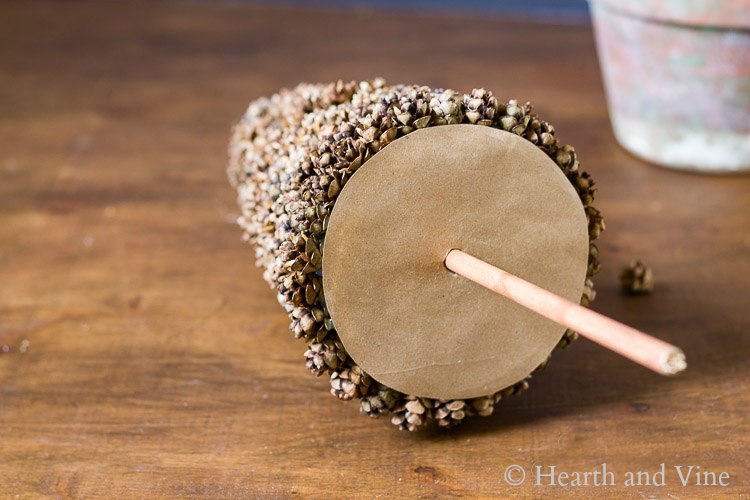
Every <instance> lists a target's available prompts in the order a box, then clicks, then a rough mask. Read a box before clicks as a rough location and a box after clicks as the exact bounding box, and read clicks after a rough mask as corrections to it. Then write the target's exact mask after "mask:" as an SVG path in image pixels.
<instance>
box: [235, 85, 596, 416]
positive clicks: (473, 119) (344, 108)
mask: <svg viewBox="0 0 750 500" xmlns="http://www.w3.org/2000/svg"><path fill="white" fill-rule="evenodd" d="M459 123H465V124H475V125H477V126H487V127H494V128H498V129H502V130H506V131H508V132H511V133H513V134H516V135H518V136H520V137H523V138H524V139H526V140H528V141H530V142H531V143H532V144H534V145H535V146H537V147H538V148H539V149H540V150H541V151H543V152H544V153H545V154H547V156H549V157H550V158H551V159H552V160H553V161H554V162H555V163H556V164H557V165H558V166H559V167H560V169H561V171H562V172H563V173H564V174H565V175H566V177H567V178H568V180H569V181H570V183H571V184H572V185H573V187H574V188H575V189H576V191H577V192H578V194H579V197H580V199H581V203H582V204H583V207H584V210H585V212H586V215H587V218H588V224H589V239H590V241H593V240H595V239H596V238H597V237H598V236H599V234H600V233H601V231H602V230H603V229H604V222H603V220H602V217H601V214H600V213H599V211H598V210H596V209H595V208H594V207H592V206H591V203H592V202H593V199H594V193H595V191H596V189H595V188H594V182H593V180H591V178H590V177H589V175H588V174H587V173H585V172H581V170H580V169H579V163H578V159H577V157H576V153H575V150H574V149H573V148H572V147H571V146H567V145H560V144H558V141H557V138H556V137H555V130H554V128H553V127H552V126H551V125H550V124H548V123H547V122H545V121H542V120H541V119H539V117H538V116H537V115H536V114H534V113H533V110H532V107H531V104H529V103H526V104H520V103H518V102H517V101H515V100H511V101H508V102H507V103H503V102H500V101H498V99H497V98H496V97H494V96H493V95H492V93H491V92H488V91H486V90H484V89H475V90H473V91H472V92H471V93H470V94H462V93H459V92H455V91H453V90H442V89H430V88H429V87H424V86H404V85H396V86H387V85H386V84H385V82H384V81H383V80H382V79H376V80H373V81H365V82H349V83H344V82H341V81H339V82H336V83H332V84H324V85H310V84H301V85H299V86H298V87H296V88H295V89H293V90H286V89H285V90H282V91H281V92H279V93H278V94H275V95H274V96H272V97H270V98H262V99H258V100H256V101H254V102H253V103H251V104H250V106H249V108H248V110H247V112H246V113H245V115H244V116H243V117H242V120H241V121H240V122H239V124H237V126H236V127H235V129H234V134H233V137H232V141H231V144H230V148H229V155H230V161H229V167H228V176H229V180H230V183H231V184H232V186H234V187H235V188H236V189H237V192H238V196H239V204H240V207H241V210H242V216H241V217H240V218H239V221H238V222H239V224H240V226H241V227H242V228H243V230H244V234H243V238H244V239H245V240H247V241H250V242H252V243H254V244H255V246H256V250H255V252H256V258H257V263H258V265H259V266H261V267H262V268H263V269H264V274H263V276H264V279H265V280H266V281H268V282H269V283H270V284H271V286H272V287H273V288H275V289H276V290H277V292H278V299H279V302H280V303H281V305H282V306H283V307H284V308H285V309H286V311H287V312H288V314H289V317H290V320H291V325H290V329H291V330H292V331H293V332H294V336H295V337H297V338H303V339H304V340H305V342H306V343H307V344H308V349H307V351H306V352H305V358H306V364H307V367H308V368H309V369H310V371H311V372H312V373H314V374H316V375H322V374H329V376H330V381H331V393H332V394H333V395H335V396H337V397H338V398H340V399H361V400H362V403H361V407H362V411H363V412H365V413H367V414H369V415H381V414H384V413H390V414H391V416H392V419H391V421H392V422H393V423H394V424H395V425H397V426H399V427H400V428H402V429H408V430H415V429H417V428H419V427H420V426H422V425H424V424H426V423H427V422H429V421H431V420H432V421H435V422H436V423H437V425H439V426H441V427H450V426H452V425H455V424H457V423H459V422H461V421H462V420H463V419H464V418H465V417H467V416H472V415H483V416H484V415H489V414H491V413H492V411H493V409H494V406H495V404H497V402H498V401H499V400H500V399H501V398H502V397H505V396H508V395H511V394H514V393H516V392H518V391H520V390H522V389H525V388H526V387H527V386H528V383H527V381H526V380H523V381H521V382H519V383H517V384H516V385H514V386H512V387H510V388H507V389H504V390H503V391H500V392H498V393H496V394H490V395H487V396H485V397H480V398H476V399H471V400H455V401H442V400H436V399H429V398H420V397H416V396H410V395H406V394H402V393H400V392H397V391H395V390H392V389H390V388H388V387H386V386H384V385H382V384H380V383H378V382H377V381H374V380H373V379H372V378H371V377H369V376H368V375H367V374H366V373H364V372H363V371H362V370H361V368H360V367H359V366H357V364H356V363H355V362H354V360H352V359H351V358H350V357H349V356H348V355H347V353H346V351H345V349H344V346H343V345H342V344H341V342H340V340H339V337H338V335H337V333H336V329H335V326H334V325H333V322H332V321H331V317H330V315H329V313H328V309H327V308H326V304H325V299H324V295H323V282H322V257H323V252H324V249H325V233H326V229H327V227H328V220H329V216H330V214H331V211H332V210H333V206H334V204H335V202H336V198H337V196H338V194H339V193H340V192H341V190H342V189H343V188H344V186H345V185H346V183H347V181H348V179H349V178H350V177H351V176H352V175H353V174H354V173H355V172H356V171H357V169H359V168H360V167H361V166H362V165H364V164H365V163H366V162H367V161H368V160H369V159H370V158H372V156H373V155H375V154H376V153H377V152H378V151H380V149H382V148H383V147H385V146H386V145H388V144H389V143H390V142H392V141H394V140H396V139H398V138H399V137H402V136H404V135H406V134H409V133H411V132H413V131H415V130H418V129H421V128H425V127H434V126H440V125H450V124H459ZM599 269H600V265H599V261H598V250H597V248H596V246H595V245H594V244H593V243H590V247H589V264H588V271H587V278H586V283H585V288H584V293H583V296H582V298H581V302H582V303H584V304H588V303H590V302H591V301H592V300H593V299H594V295H595V294H594V290H593V282H592V281H591V279H590V278H591V277H592V276H593V275H594V274H596V273H597V272H598V271H599ZM575 337H576V334H575V332H571V331H566V332H565V334H564V335H563V338H562V339H561V340H560V343H559V346H560V347H564V346H565V345H567V344H568V343H569V342H570V341H571V340H573V339H575Z"/></svg>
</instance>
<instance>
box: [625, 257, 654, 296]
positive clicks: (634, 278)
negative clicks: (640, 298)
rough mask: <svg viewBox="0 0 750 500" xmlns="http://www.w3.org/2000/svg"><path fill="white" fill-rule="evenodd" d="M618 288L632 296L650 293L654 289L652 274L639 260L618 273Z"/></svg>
mask: <svg viewBox="0 0 750 500" xmlns="http://www.w3.org/2000/svg"><path fill="white" fill-rule="evenodd" d="M620 286H622V289H623V291H625V292H626V293H630V294H633V295H643V294H647V293H651V290H653V289H654V273H653V271H652V270H651V268H650V267H647V266H646V265H645V264H644V263H643V262H641V261H640V260H634V261H632V262H630V264H628V265H627V266H626V267H625V268H624V269H623V270H622V272H621V273H620Z"/></svg>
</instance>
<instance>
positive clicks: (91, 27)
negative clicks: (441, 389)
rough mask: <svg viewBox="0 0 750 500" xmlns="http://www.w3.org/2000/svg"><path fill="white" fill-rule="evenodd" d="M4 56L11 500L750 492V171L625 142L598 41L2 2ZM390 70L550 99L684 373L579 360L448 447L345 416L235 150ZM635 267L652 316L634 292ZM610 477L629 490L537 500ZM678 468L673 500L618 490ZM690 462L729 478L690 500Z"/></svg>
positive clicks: (542, 107)
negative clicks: (335, 86) (253, 127)
mask: <svg viewBox="0 0 750 500" xmlns="http://www.w3.org/2000/svg"><path fill="white" fill-rule="evenodd" d="M0 42H1V43H0V346H2V350H1V351H0V464H1V469H0V496H2V497H7V498H39V497H51V498H68V497H101V496H107V497H112V498H122V497H134V498H142V497H151V496H165V497H175V496H190V497H209V498H221V497H230V498H239V497H247V496H258V497H289V496H292V495H295V494H301V495H305V496H320V497H324V496H326V497H334V498H345V497H363V498H369V497H389V496H394V497H417V496H425V497H434V496H475V495H476V496H481V497H488V496H508V495H518V496H523V497H539V496H555V497H560V496H562V497H566V496H570V497H583V498H586V497H592V496H610V497H611V496H617V497H622V496H633V497H644V498H651V497H653V498H705V497H707V496H710V495H717V496H726V497H730V498H737V497H739V496H742V495H745V497H747V495H748V491H749V490H750V478H749V477H748V475H749V474H750V471H749V470H748V464H749V463H750V456H749V455H748V453H749V452H748V448H749V447H750V440H749V438H748V432H749V430H750V429H749V428H748V417H747V413H748V410H750V394H749V393H750V375H749V374H748V356H749V355H750V319H749V316H748V306H749V305H750V177H741V176H733V177H705V176H698V175H691V174H683V173H675V172H671V171H667V170H664V169H660V168H657V167H653V166H650V165H647V164H645V163H643V162H641V161H639V160H637V159H635V158H633V157H631V156H629V155H628V154H627V153H625V152H624V151H623V150H622V149H620V148H619V147H618V146H617V145H616V144H615V142H614V139H613V136H612V133H611V131H610V128H609V125H608V121H607V115H606V107H605V100H604V94H603V90H602V84H601V80H600V76H599V70H598V66H597V62H596V57H595V51H594V46H593V39H592V34H591V30H590V27H589V26H588V25H580V26H578V25H570V26H552V25H537V24H529V23H525V22H512V21H511V20H502V19H497V18H494V19H493V18H487V19H480V18H476V17H461V16H459V15H457V14H453V15H437V14H436V15H421V14H420V15H415V14H412V15H406V14H395V13H394V14H389V13H382V12H371V11H363V10H355V11H345V10H343V9H342V10H326V9H319V10H315V11H313V10H303V9H294V10H292V9H284V8H274V9H269V8H265V9H264V8H260V7H255V6H249V5H237V4H229V3H228V4H224V3H221V4H202V3H169V2H158V3H153V4H152V3H145V2H144V3H132V2H127V3H126V2H123V3H102V4H97V3H69V2H64V3H60V4H57V3H39V2H21V1H6V2H3V3H2V6H0ZM378 75H382V76H384V77H385V78H387V79H388V80H389V81H393V82H396V81H400V82H407V83H413V82H419V83H426V84H429V85H434V86H444V87H451V88H455V89H458V90H462V91H466V90H470V89H471V88H472V87H475V86H485V87H487V88H489V89H491V90H493V91H494V92H495V93H496V94H497V95H498V96H500V97H501V98H511V97H515V98H518V99H522V100H526V99H528V100H531V101H533V102H534V103H536V107H537V110H538V111H539V112H540V113H541V114H542V115H543V116H544V117H545V118H546V119H548V120H549V121H550V122H552V123H554V124H555V126H556V128H557V130H558V134H559V136H560V137H561V139H562V140H563V141H566V142H568V143H571V144H573V145H575V146H576V148H577V149H578V151H579V153H580V158H581V160H582V165H583V167H584V168H585V169H586V170H588V171H589V172H590V173H591V174H592V175H593V176H594V178H595V179H596V181H597V184H598V186H599V193H598V194H599V197H598V203H597V207H599V208H600V209H601V210H602V212H603V213H604V215H605V217H606V220H607V231H606V232H605V234H604V236H603V238H602V239H601V240H600V243H601V244H600V248H601V255H602V261H603V263H604V271H603V272H602V273H601V274H600V275H599V276H598V278H597V280H596V283H597V288H598V292H599V296H598V300H597V301H596V302H595V304H594V306H593V307H594V309H596V310H597V311H600V312H603V313H605V314H607V315H610V316H613V317H615V318H617V319H619V320H622V321H624V322H626V323H630V324H632V325H634V326H636V327H639V328H642V329H643V330H645V331H648V332H651V333H653V334H654V335H657V336H659V337H662V338H664V339H666V340H668V341H670V342H673V343H675V344H678V345H680V346H681V347H683V348H684V350H685V352H686V353H687V356H688V360H689V364H690V366H689V368H688V371H687V372H686V373H684V375H681V376H679V377H677V378H673V379H667V378H660V377H659V376H657V375H655V374H652V373H650V372H648V371H646V370H645V369H643V368H640V367H638V366H636V365H634V364H632V363H630V362H628V361H626V360H624V359H622V358H620V357H618V356H616V355H614V354H612V353H610V352H606V351H604V350H603V349H600V348H599V347H597V346H595V345H593V344H592V343H590V342H588V341H586V340H580V341H578V342H576V343H575V344H574V345H573V346H571V348H569V349H567V350H565V351H561V352H558V353H557V354H556V355H555V356H554V358H553V360H552V362H551V364H550V366H549V367H548V369H547V370H546V371H545V372H543V373H541V374H539V375H538V376H536V377H535V378H534V380H533V381H532V386H531V389H530V390H529V391H528V392H527V393H526V394H524V395H522V396H519V397H516V398H512V399H509V400H507V401H505V402H504V404H503V405H502V407H501V408H500V409H499V411H498V412H496V414H495V415H493V416H492V417H490V418H486V419H481V418H480V419H474V420H472V421H471V422H469V423H467V424H465V425H463V426H461V427H459V428H457V429H454V430H451V431H449V432H440V431H437V430H431V431H426V432H421V433H414V434H410V433H405V432H399V431H398V430H396V429H395V428H394V427H393V426H392V425H391V424H390V423H388V422H387V421H386V420H383V419H381V420H374V419H369V418H367V417H366V416H364V415H362V414H360V413H359V408H358V405H357V404H355V403H351V402H349V403H344V402H340V401H338V400H336V399H335V398H333V397H331V396H330V395H329V394H328V386H327V383H326V381H325V380H324V379H316V378H315V377H312V376H310V375H309V373H307V370H306V368H305V367H304V362H303V356H302V354H303V352H304V345H303V344H302V343H301V342H300V341H295V340H294V339H292V337H291V333H290V332H289V331H288V330H287V326H288V320H287V317H286V315H285V314H284V313H283V312H282V310H281V309H280V308H279V306H278V304H277V303H276V299H275V296H274V293H272V292H271V290H269V289H268V288H267V287H266V285H265V283H264V282H263V281H262V279H261V273H260V271H259V270H258V269H256V268H255V267H254V265H253V257H252V251H251V249H250V248H249V247H248V246H246V245H245V244H243V243H241V241H240V230H239V229H238V227H237V226H236V225H235V224H234V220H235V218H236V217H237V215H238V209H237V207H236V204H235V195H234V193H233V192H232V190H231V189H230V187H229V186H228V184H227V182H226V178H225V174H224V167H225V161H226V144H227V141H228V138H229V131H230V127H231V125H232V123H233V122H234V121H235V120H237V119H238V118H239V116H240V115H241V114H242V112H243V111H244V109H245V106H246V105H247V103H248V102H249V101H250V100H251V99H253V98H256V97H259V96H261V95H265V94H269V93H272V92H273V91H275V90H276V89H278V88H279V87H281V86H289V85H293V84H295V83H297V82H298V81H302V80H306V81H329V80H333V79H337V78H343V79H365V78H370V77H374V76H378ZM632 258H641V259H643V260H644V261H645V262H647V263H648V264H650V265H651V266H652V267H653V268H654V270H655V274H656V278H657V286H656V290H655V292H654V294H653V295H652V296H649V297H638V298H629V297H624V296H622V295H621V294H620V293H619V292H618V284H617V274H618V272H619V269H620V268H621V266H623V265H624V264H626V263H627V262H628V261H629V260H630V259H632ZM602 463H606V464H607V468H608V470H610V471H613V472H614V473H615V474H616V478H617V483H618V485H617V486H614V487H612V486H609V487H604V488H596V487H578V488H576V487H566V488H562V487H556V486H548V485H546V486H545V485H540V486H536V485H535V484H533V477H532V474H533V472H534V469H532V467H534V466H542V467H545V469H543V471H544V470H547V471H548V470H549V469H548V467H549V466H556V467H557V470H558V471H560V470H563V471H568V472H585V471H593V470H595V469H597V468H601V464H602ZM662 463H664V464H665V467H666V472H667V473H666V482H667V485H666V486H663V487H658V486H634V487H626V486H625V485H624V484H623V483H624V482H625V479H626V473H627V472H638V471H650V472H654V471H657V470H659V467H660V464H662ZM513 464H517V465H520V466H521V467H522V468H524V469H525V471H526V472H527V476H528V477H527V481H526V482H525V483H524V484H523V485H521V486H517V487H512V486H510V485H508V484H507V483H506V481H505V480H504V471H505V470H506V468H507V467H508V466H510V465H513ZM690 465H693V466H700V467H701V470H710V471H714V472H716V473H717V474H718V473H719V472H721V471H725V472H727V473H728V474H729V475H730V479H729V482H730V485H729V486H728V487H721V486H714V487H709V486H692V487H688V488H683V487H682V486H681V485H680V483H679V478H678V476H677V473H676V471H675V470H674V466H685V467H687V466H690ZM692 481H694V476H693V478H692V479H691V482H692Z"/></svg>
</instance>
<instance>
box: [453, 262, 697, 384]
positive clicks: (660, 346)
mask: <svg viewBox="0 0 750 500" xmlns="http://www.w3.org/2000/svg"><path fill="white" fill-rule="evenodd" d="M445 266H446V267H447V268H448V269H450V270H451V271H453V272H454V273H456V274H460V275H461V276H463V277H465V278H468V279H470V280H471V281H473V282H475V283H477V284H479V285H482V286H483V287H485V288H488V289H490V290H492V291H494V292H497V293H499V294H500V295H502V296H503V297H506V298H508V299H510V300H512V301H513V302H516V303H517V304H520V305H522V306H524V307H526V308H528V309H530V310H532V311H534V312H536V313H538V314H541V315H542V316H544V317H545V318H548V319H551V320H552V321H554V322H556V323H559V324H561V325H563V326H566V327H568V328H570V329H571V330H573V331H576V332H578V333H579V334H580V335H583V336H584V337H586V338H588V339H589V340H593V341H594V342H596V343H597V344H600V345H602V346H604V347H606V348H607V349H610V350H612V351H614V352H616V353H618V354H621V355H622V356H625V357H626V358H628V359H630V360H632V361H635V362H636V363H638V364H641V365H643V366H645V367H646V368H650V369H651V370H654V371H655V372H657V373H660V374H662V375H674V374H676V373H679V372H681V371H682V370H684V369H685V368H686V367H687V363H686V361H685V354H684V353H683V352H682V350H680V349H679V348H678V347H675V346H673V345H671V344H668V343H666V342H664V341H663V340H659V339H657V338H655V337H652V336H650V335H647V334H645V333H643V332H641V331H638V330H636V329H635V328H631V327H629V326H627V325H624V324H622V323H620V322H618V321H615V320H613V319H611V318H608V317H606V316H603V315H601V314H599V313H597V312H594V311H592V310H591V309H587V308H585V307H583V306H581V305H580V304H576V303H574V302H571V301H570V300H568V299H565V298H563V297H560V296H559V295H555V294H554V293H552V292H550V291H548V290H545V289H544V288H540V287H538V286H536V285H534V284H532V283H529V282H528V281H526V280H524V279H522V278H519V277H518V276H515V275H513V274H511V273H509V272H507V271H503V270H502V269H499V268H497V267H495V266H493V265H491V264H488V263H486V262H484V261H483V260H480V259H477V258H476V257H472V256H471V255H469V254H467V253H465V252H462V251H461V250H451V251H450V252H449V253H448V255H447V256H446V258H445Z"/></svg>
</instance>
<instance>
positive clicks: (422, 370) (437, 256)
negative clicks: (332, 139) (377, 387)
mask: <svg viewBox="0 0 750 500" xmlns="http://www.w3.org/2000/svg"><path fill="white" fill-rule="evenodd" d="M453 248H458V249H461V250H463V251H465V252H467V253H469V254H471V255H474V256H475V257H478V258H480V259H483V260H485V261H487V262H489V263H490V264H493V265H495V266H498V267H500V268H502V269H505V270H506V271H509V272H511V273H513V274H516V275H517V276H520V277H522V278H524V279H526V280H528V281H530V282H532V283H534V284H536V285H539V286H541V287H543V288H546V289H547V290H550V291H552V292H554V293H556V294H558V295H561V296H563V297H565V298H567V299H570V300H572V301H574V302H576V303H577V302H579V300H580V298H581V294H582V292H583V285H584V280H585V277H586V267H587V262H588V230H587V219H586V215H585V213H584V210H583V205H582V203H581V201H580V200H579V198H578V196H577V194H576V191H575V190H574V188H573V186H572V185H571V184H570V182H569V181H568V180H567V179H566V177H565V175H564V174H563V173H562V172H561V170H560V169H559V167H558V166H557V165H556V164H555V163H554V162H553V161H552V160H551V159H550V158H549V157H547V156H546V155H545V154H544V153H543V152H542V151H541V150H539V149H538V148H537V147H536V146H534V145H533V144H531V143H530V142H528V141H526V140H525V139H523V138H521V137H518V136H516V135H514V134H511V133H509V132H504V131H502V130H497V129H494V128H489V127H483V126H478V125H446V126H438V127H431V128H426V129H422V130H418V131H415V132H413V133H411V134H409V135H407V136H404V137H402V138H400V139H398V140H396V141H394V142H393V143H391V144H389V145H388V146H387V147H386V148H384V149H383V150H381V151H380V152H378V153H377V154H376V155H375V156H373V157H372V158H371V159H370V160H369V161H368V162H366V163H365V164H364V165H363V166H362V167H361V168H360V169H359V170H358V171H357V172H356V173H355V174H354V175H353V176H352V178H351V179H350V180H349V181H348V182H347V184H346V186H345V187H344V189H343V190H342V192H341V194H340V195H339V197H338V199H337V201H336V204H335V206H334V209H333V212H332V214H331V218H330V221H329V224H328V229H327V232H326V236H325V243H324V252H323V289H324V293H325V300H326V304H327V306H328V309H329V312H330V314H331V319H332V321H333V325H334V327H335V329H336V331H337V332H338V335H339V337H340V338H341V341H342V343H343V344H344V347H345V348H346V350H347V352H348V353H349V355H350V356H351V357H352V359H353V360H354V361H355V362H356V363H357V364H358V365H359V366H360V367H361V368H362V369H363V370H364V371H365V372H367V373H368V374H369V375H370V376H372V377H373V378H374V379H375V380H377V381H379V382H381V383H383V384H385V385H387V386H389V387H391V388H393V389H396V390H398V391H401V392H403V393H406V394H411V395H416V396H422V397H430V398H437V399H458V398H473V397H479V396H483V395H488V394H492V393H494V392H496V391H499V390H501V389H503V388H505V387H508V386H510V385H512V384H514V383H516V382H518V381H520V380H522V379H523V378H524V377H526V376H527V375H528V374H529V373H531V372H532V371H533V370H534V369H535V368H536V367H537V366H539V364H541V363H542V362H543V361H544V360H545V359H546V358H547V357H548V355H549V354H550V352H551V351H552V350H553V349H554V347H555V345H556V344H557V342H558V341H559V340H560V338H561V337H562V335H563V333H564V331H565V327H563V326H560V325H558V324H556V323H554V322H552V321H550V320H548V319H546V318H543V317H542V316H539V315H538V314H536V313H534V312H531V311H529V310H527V309H525V308H524V307H522V306H519V305H517V304H515V303H513V302H511V301H510V300H508V299H506V298H504V297H501V296H500V295H497V294H496V293H493V292H491V291H489V290H486V289H484V288H482V287H481V286H479V285H477V284H475V283H473V282H471V281H469V280H467V279H466V278H463V277H462V276H459V275H456V274H454V273H452V272H450V271H448V270H447V269H446V268H445V266H444V259H445V256H446V254H447V253H448V252H449V251H450V250H451V249H453Z"/></svg>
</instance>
